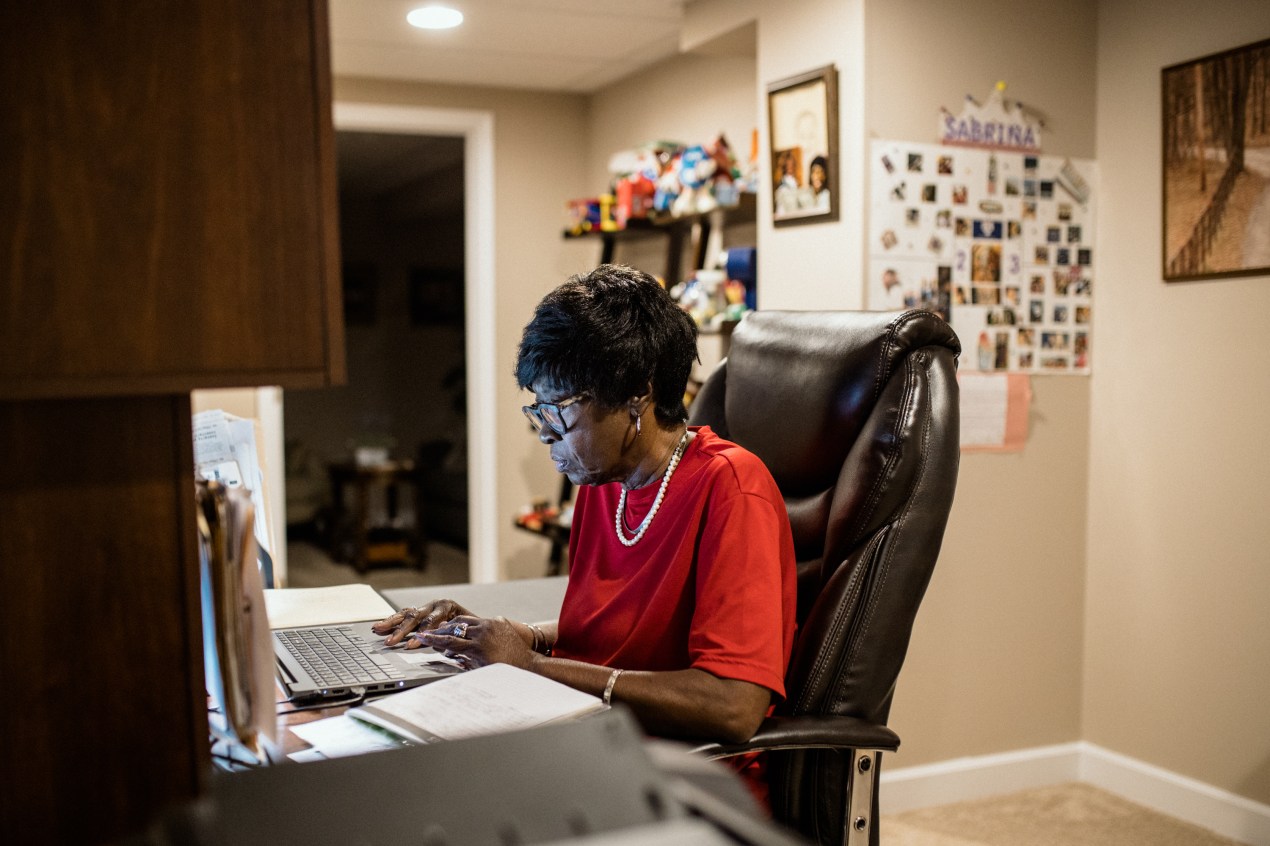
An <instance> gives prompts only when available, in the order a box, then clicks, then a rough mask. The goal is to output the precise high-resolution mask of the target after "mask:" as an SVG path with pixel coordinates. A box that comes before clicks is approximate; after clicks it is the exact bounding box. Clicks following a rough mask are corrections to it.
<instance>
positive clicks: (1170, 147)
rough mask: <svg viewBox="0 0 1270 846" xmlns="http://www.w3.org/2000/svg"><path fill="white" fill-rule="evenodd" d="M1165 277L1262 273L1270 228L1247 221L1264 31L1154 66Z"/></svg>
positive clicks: (1266, 143) (1265, 55)
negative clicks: (1265, 232) (1253, 38)
mask: <svg viewBox="0 0 1270 846" xmlns="http://www.w3.org/2000/svg"><path fill="white" fill-rule="evenodd" d="M1160 99H1161V109H1160V115H1161V133H1162V137H1161V142H1162V143H1161V148H1160V149H1161V156H1160V158H1161V164H1162V177H1161V184H1162V203H1161V205H1162V207H1163V217H1164V221H1163V229H1162V232H1163V235H1162V240H1163V244H1162V245H1161V246H1162V250H1161V257H1162V258H1161V260H1162V272H1163V276H1164V281H1165V282H1180V281H1187V280H1193V279H1211V278H1217V277H1227V276H1257V275H1265V274H1270V243H1264V242H1266V241H1270V237H1262V238H1261V239H1260V241H1258V239H1257V238H1256V237H1255V234H1256V233H1257V232H1259V231H1261V227H1259V226H1256V225H1253V226H1252V227H1249V219H1250V216H1251V215H1252V214H1253V210H1254V208H1255V207H1256V204H1257V197H1258V196H1259V192H1256V191H1254V190H1253V189H1252V186H1253V184H1254V183H1255V182H1256V181H1257V180H1256V178H1255V177H1253V176H1252V175H1251V172H1250V171H1251V169H1250V168H1249V166H1248V160H1249V159H1250V158H1253V157H1255V160H1256V161H1257V162H1258V167H1260V166H1261V165H1260V164H1259V163H1260V162H1261V161H1262V160H1263V159H1264V160H1265V162H1266V166H1267V167H1270V39H1266V40H1264V41H1258V42H1255V43H1252V44H1247V45H1244V46H1242V47H1236V48H1234V49H1231V50H1225V51H1223V52H1220V53H1214V54H1212V55H1209V56H1204V57H1201V58H1198V59H1191V60H1189V61H1186V62H1180V63H1178V64H1175V65H1170V66H1169V67H1166V68H1164V69H1163V70H1161V71H1160Z"/></svg>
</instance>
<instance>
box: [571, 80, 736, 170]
mask: <svg viewBox="0 0 1270 846" xmlns="http://www.w3.org/2000/svg"><path fill="white" fill-rule="evenodd" d="M590 106H591V112H590V121H589V143H590V149H591V153H590V156H589V165H590V166H589V168H588V171H587V179H588V185H590V186H591V188H590V190H591V191H593V192H599V191H601V190H602V189H604V188H605V187H606V186H607V185H608V183H609V179H610V177H609V174H608V161H609V156H611V155H612V154H613V153H614V152H616V151H618V150H625V149H630V148H632V147H636V146H639V145H640V144H643V143H644V142H647V141H657V140H669V141H679V142H682V143H685V144H704V143H706V142H708V141H710V140H712V139H713V138H714V136H715V135H717V134H718V133H720V132H723V133H724V134H725V135H726V136H727V139H728V143H729V144H730V145H731V147H732V150H733V152H734V153H735V154H736V155H737V156H738V157H739V158H740V159H741V160H742V161H744V160H745V159H748V158H749V155H750V134H751V132H753V130H754V129H755V127H756V126H757V122H758V118H757V112H756V110H755V101H754V57H753V56H752V55H751V56H737V57H714V56H694V55H679V56H674V57H672V58H670V59H667V60H666V61H664V62H659V63H657V64H656V65H654V66H653V67H651V68H649V69H647V70H646V71H641V72H640V73H636V74H632V75H631V76H628V77H627V78H626V79H624V80H620V81H618V82H616V83H614V84H612V85H610V86H608V87H606V88H604V89H603V90H601V91H599V92H597V93H596V94H595V95H594V96H593V97H592V98H591V104H590Z"/></svg>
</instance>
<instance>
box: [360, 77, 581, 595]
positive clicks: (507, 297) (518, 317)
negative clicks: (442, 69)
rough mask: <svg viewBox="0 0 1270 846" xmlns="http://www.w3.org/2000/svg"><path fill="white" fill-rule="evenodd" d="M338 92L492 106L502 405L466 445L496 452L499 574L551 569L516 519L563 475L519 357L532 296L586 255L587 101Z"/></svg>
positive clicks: (453, 90)
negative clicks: (518, 371) (578, 211)
mask: <svg viewBox="0 0 1270 846" xmlns="http://www.w3.org/2000/svg"><path fill="white" fill-rule="evenodd" d="M335 99H336V101H337V102H342V103H375V104H387V105H399V106H427V107H433V108H443V109H467V110H473V111H482V112H488V113H490V114H492V115H493V118H494V181H495V197H496V202H497V207H496V209H495V212H494V232H493V233H490V237H492V238H493V239H494V277H495V280H496V287H497V291H496V293H495V297H494V302H495V309H496V312H497V313H496V315H495V327H496V328H495V334H496V337H497V339H498V340H497V348H496V350H495V352H494V355H495V359H494V360H495V363H496V377H497V380H498V381H497V385H496V386H495V402H496V409H497V412H496V414H495V416H494V419H493V420H488V421H484V425H486V426H488V427H489V429H488V431H487V432H486V433H485V437H481V438H478V439H476V440H474V441H473V442H472V443H470V444H469V445H468V449H469V451H471V450H476V449H492V450H494V451H495V463H496V473H497V503H498V515H499V517H498V526H499V536H498V538H497V541H496V546H495V548H496V549H497V550H498V552H497V556H498V568H499V572H500V574H501V576H502V577H503V578H522V577H530V576H541V575H544V574H545V569H546V564H547V551H548V547H547V546H546V543H545V542H544V541H543V540H542V539H540V538H536V537H533V536H531V535H527V534H525V533H524V532H518V531H517V530H516V529H514V528H512V517H513V515H515V514H516V513H517V511H518V510H519V509H520V508H521V507H522V506H523V505H524V504H526V503H528V502H530V501H531V500H533V499H535V498H538V497H541V496H554V494H555V492H556V491H557V490H558V485H559V482H558V479H557V477H556V474H555V472H554V470H553V468H552V467H551V464H550V462H549V461H547V460H546V458H545V456H544V454H543V453H544V448H543V447H542V446H541V444H539V443H538V442H537V440H536V439H535V438H534V437H532V435H531V433H530V432H529V427H528V424H526V423H525V419H524V417H523V416H522V415H521V413H520V406H521V405H523V404H524V403H525V399H524V397H525V395H524V394H522V393H521V392H520V391H519V390H517V388H516V384H515V380H514V379H513V377H512V365H513V364H514V361H515V355H516V345H517V344H518V343H519V342H520V333H521V330H522V329H523V328H524V325H525V323H526V322H527V321H528V319H529V316H530V314H531V313H532V311H533V307H534V304H535V303H537V301H538V300H539V299H541V297H542V296H543V294H545V293H546V292H547V291H549V290H551V288H553V287H555V285H557V284H559V282H560V281H562V280H563V279H564V278H565V277H566V276H568V275H569V274H570V273H574V272H576V271H577V270H578V269H580V267H581V265H582V264H584V263H585V258H584V257H583V256H582V255H581V254H580V253H579V252H578V250H577V249H576V247H574V246H573V245H569V244H566V243H565V242H564V240H563V238H562V237H561V233H562V232H563V230H564V223H565V215H564V200H565V199H566V198H568V197H573V196H580V195H581V193H582V192H583V191H584V190H585V161H586V153H587V145H586V121H585V118H586V103H585V101H584V99H583V98H582V97H580V96H577V95H566V94H546V93H536V92H530V91H509V90H500V89H489V88H477V87H464V86H452V85H419V84H410V83H400V82H388V81H380V80H367V79H349V78H337V79H336V80H335ZM469 387H471V386H469Z"/></svg>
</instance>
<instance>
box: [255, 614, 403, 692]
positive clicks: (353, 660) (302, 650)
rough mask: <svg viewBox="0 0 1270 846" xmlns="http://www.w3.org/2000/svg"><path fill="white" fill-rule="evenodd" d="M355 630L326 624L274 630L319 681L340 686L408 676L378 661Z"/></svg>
mask: <svg viewBox="0 0 1270 846" xmlns="http://www.w3.org/2000/svg"><path fill="white" fill-rule="evenodd" d="M351 632H352V629H351V628H349V627H348V626H326V627H324V628H314V629H284V630H282V631H277V632H274V634H276V635H277V636H278V638H279V639H281V640H282V642H283V643H284V644H285V645H286V646H287V648H288V649H289V650H290V651H291V654H292V655H293V656H294V657H295V659H296V660H297V661H299V662H300V666H302V667H304V669H305V670H306V671H307V672H308V674H309V675H310V676H312V677H313V680H314V681H315V682H317V683H318V684H321V685H325V686H327V687H336V686H342V685H350V684H372V683H375V682H386V681H391V680H394V679H401V678H405V675H404V674H403V673H401V672H400V671H398V670H396V669H394V668H393V667H391V666H385V665H381V664H377V663H375V661H374V660H373V659H372V658H371V656H370V655H368V654H367V653H366V650H365V649H364V648H363V646H362V644H361V642H360V641H358V640H354V639H353V638H352V637H350V633H351Z"/></svg>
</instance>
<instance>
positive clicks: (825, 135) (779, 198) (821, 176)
mask: <svg viewBox="0 0 1270 846" xmlns="http://www.w3.org/2000/svg"><path fill="white" fill-rule="evenodd" d="M767 120H768V136H767V137H768V147H769V150H770V158H769V162H770V165H771V184H772V223H773V225H775V226H792V225H797V224H803V223H824V222H828V221H833V220H837V219H838V208H839V205H840V202H841V200H840V195H839V193H838V190H839V188H838V186H839V179H838V170H839V167H838V70H837V68H836V67H835V66H834V65H826V66H825V67H822V68H817V69H815V70H811V71H807V72H806V73H802V74H799V75H798V76H791V77H788V78H786V79H782V80H779V81H777V82H773V83H771V84H770V85H768V86H767Z"/></svg>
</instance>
